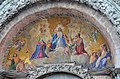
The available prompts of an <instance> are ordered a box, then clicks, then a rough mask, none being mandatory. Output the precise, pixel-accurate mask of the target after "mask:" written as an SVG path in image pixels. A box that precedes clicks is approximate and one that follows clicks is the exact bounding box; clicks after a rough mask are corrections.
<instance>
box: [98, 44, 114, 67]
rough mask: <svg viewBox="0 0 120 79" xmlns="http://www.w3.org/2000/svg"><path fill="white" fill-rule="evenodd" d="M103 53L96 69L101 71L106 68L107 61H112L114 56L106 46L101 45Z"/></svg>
mask: <svg viewBox="0 0 120 79" xmlns="http://www.w3.org/2000/svg"><path fill="white" fill-rule="evenodd" d="M101 51H102V53H101V56H100V57H99V58H98V60H97V62H96V68H100V69H101V68H104V67H106V65H107V60H109V59H110V60H111V59H112V56H111V54H110V52H109V51H108V49H107V45H106V44H103V45H101Z"/></svg>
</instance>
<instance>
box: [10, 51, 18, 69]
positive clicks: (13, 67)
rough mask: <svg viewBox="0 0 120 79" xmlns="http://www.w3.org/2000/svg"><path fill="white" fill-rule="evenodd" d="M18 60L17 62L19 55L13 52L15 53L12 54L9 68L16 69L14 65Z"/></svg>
mask: <svg viewBox="0 0 120 79" xmlns="http://www.w3.org/2000/svg"><path fill="white" fill-rule="evenodd" d="M18 62H19V57H18V55H17V54H16V53H15V54H14V55H13V59H12V61H11V65H10V69H11V70H16V66H17V64H18Z"/></svg>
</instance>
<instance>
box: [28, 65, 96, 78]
mask: <svg viewBox="0 0 120 79" xmlns="http://www.w3.org/2000/svg"><path fill="white" fill-rule="evenodd" d="M28 72H29V76H28V79H36V78H38V77H40V76H42V75H45V74H48V73H53V72H66V73H71V74H75V75H77V76H78V77H80V78H82V79H94V78H93V77H92V76H91V75H90V74H89V73H87V69H82V68H81V67H80V66H75V65H74V63H62V64H47V65H45V66H40V67H37V68H36V69H30V70H29V71H28Z"/></svg>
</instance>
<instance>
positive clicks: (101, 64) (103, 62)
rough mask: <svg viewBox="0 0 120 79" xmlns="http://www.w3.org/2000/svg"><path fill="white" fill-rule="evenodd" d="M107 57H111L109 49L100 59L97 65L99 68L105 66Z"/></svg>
mask: <svg viewBox="0 0 120 79" xmlns="http://www.w3.org/2000/svg"><path fill="white" fill-rule="evenodd" d="M108 57H110V60H111V59H112V56H111V54H110V52H109V51H107V53H106V56H105V57H103V58H102V59H101V60H100V64H99V66H98V68H99V69H101V68H104V67H106V65H107V58H108Z"/></svg>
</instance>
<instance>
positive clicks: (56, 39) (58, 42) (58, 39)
mask: <svg viewBox="0 0 120 79" xmlns="http://www.w3.org/2000/svg"><path fill="white" fill-rule="evenodd" d="M60 26H61V25H58V29H57V31H56V33H54V34H53V35H52V49H53V50H56V48H59V47H65V46H66V41H65V38H64V34H63V31H62V28H61V27H60Z"/></svg>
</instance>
